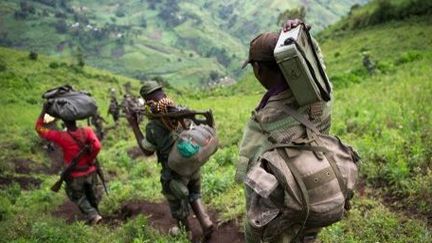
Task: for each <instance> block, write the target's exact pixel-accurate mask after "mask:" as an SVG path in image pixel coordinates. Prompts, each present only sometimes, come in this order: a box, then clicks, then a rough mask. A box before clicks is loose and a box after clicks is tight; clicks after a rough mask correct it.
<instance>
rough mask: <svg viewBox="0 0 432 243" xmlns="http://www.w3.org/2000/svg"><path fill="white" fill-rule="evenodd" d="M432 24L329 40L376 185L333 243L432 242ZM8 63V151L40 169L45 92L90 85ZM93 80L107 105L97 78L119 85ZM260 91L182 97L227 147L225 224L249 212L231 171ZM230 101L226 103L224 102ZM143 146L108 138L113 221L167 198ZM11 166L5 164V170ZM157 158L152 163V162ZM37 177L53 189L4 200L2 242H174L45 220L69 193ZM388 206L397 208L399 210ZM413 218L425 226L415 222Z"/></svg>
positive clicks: (213, 190)
mask: <svg viewBox="0 0 432 243" xmlns="http://www.w3.org/2000/svg"><path fill="white" fill-rule="evenodd" d="M430 26H431V25H430V20H429V19H427V18H423V19H411V20H408V21H407V22H406V23H401V22H394V23H388V24H383V25H379V26H375V27H371V28H366V29H364V30H362V31H358V32H352V33H346V34H345V35H342V36H338V37H336V38H333V39H327V40H326V41H325V42H323V45H322V48H323V50H324V54H325V55H326V60H327V64H328V73H329V74H330V75H331V76H333V77H334V79H336V80H335V86H336V89H335V99H334V100H335V103H334V120H333V128H332V129H333V132H334V133H336V134H338V135H339V136H341V137H342V138H343V139H344V140H346V141H347V142H349V143H351V144H354V145H355V147H357V148H358V150H359V152H360V153H361V155H362V157H363V164H362V166H361V175H362V177H363V178H364V179H365V184H366V188H363V187H361V188H360V189H361V190H360V191H359V192H358V194H357V196H356V198H355V200H354V205H353V209H352V211H350V213H349V217H348V218H347V219H346V220H343V221H342V222H340V223H337V224H335V225H333V226H331V227H329V228H326V229H325V230H324V231H323V232H322V233H321V234H320V237H321V239H322V240H323V241H324V242H427V241H429V240H430V238H431V230H430V228H428V227H427V225H426V224H427V219H426V218H425V215H430V203H429V202H430V200H431V195H432V192H431V191H430V190H431V189H430V188H432V187H431V185H430V182H431V181H432V179H431V178H432V174H431V171H430V166H431V164H430V163H431V162H430V157H431V151H430V148H431V140H430V138H431V135H432V134H431V133H432V131H431V130H430V127H431V125H432V124H431V122H430V121H431V117H430V116H431V114H432V113H431V108H430V106H429V104H430V103H431V102H432V97H431V95H430V93H431V91H432V83H431V82H430V80H429V77H428V72H429V69H430V66H431V64H432V55H431V53H432V50H431V45H430V39H428V38H427V36H430V33H431V32H432V29H431V27H430ZM420 30H421V31H423V33H424V34H419V33H420ZM405 32H407V33H417V34H415V35H407V36H406V38H405V39H404V42H392V41H391V39H392V38H393V36H395V35H396V36H397V34H400V33H405ZM366 37H367V38H368V40H369V42H368V43H367V48H368V50H369V52H370V53H371V54H372V55H371V56H372V59H373V60H375V61H378V63H380V64H379V65H378V67H379V69H380V70H379V72H378V73H377V74H375V75H372V76H369V75H367V74H366V73H365V72H364V70H363V68H362V66H361V57H360V56H358V54H357V53H358V52H359V50H360V49H362V47H363V45H366V44H365V41H364V38H366ZM380 43H393V45H392V47H391V48H388V45H383V44H380ZM418 45H423V46H422V52H416V51H415V50H414V53H415V54H416V55H413V54H410V53H411V51H412V49H415V48H417V46H418ZM342 50H344V51H342ZM345 50H346V51H345ZM336 52H339V54H335V53H336ZM0 53H2V59H3V62H5V63H10V64H9V65H10V66H11V67H9V65H7V69H6V71H4V72H1V73H0V75H1V76H0V80H1V83H2V87H3V84H7V85H6V87H11V88H10V89H7V92H6V91H5V92H4V93H2V95H1V96H0V97H2V98H1V100H0V101H1V105H2V106H3V107H5V108H6V110H5V111H6V114H13V115H10V116H7V117H8V118H9V117H10V118H12V119H13V120H11V121H8V119H6V118H2V119H3V120H1V122H2V124H7V125H8V126H7V127H6V126H5V127H4V128H2V130H1V131H2V132H1V135H2V138H1V139H0V141H2V143H3V142H8V141H9V140H8V139H10V138H11V137H12V135H14V134H20V136H19V137H17V136H15V137H17V138H15V137H14V139H13V140H12V142H13V143H16V144H19V146H18V149H15V150H12V148H13V147H6V148H3V150H4V151H7V153H8V154H9V156H8V159H9V158H10V157H12V156H19V157H30V158H33V156H35V155H30V152H31V151H30V150H29V149H28V148H34V149H33V150H34V151H35V152H36V153H35V154H36V155H37V156H36V157H35V160H37V161H39V160H40V159H42V158H45V157H44V155H43V154H42V153H41V152H40V150H39V149H38V146H37V138H36V135H35V134H34V132H33V131H32V126H33V119H34V117H35V116H36V115H37V113H38V110H39V105H37V104H36V103H38V102H39V95H40V93H41V91H42V90H43V89H44V88H46V87H48V86H49V85H51V83H48V82H49V81H54V80H60V81H64V80H68V79H71V80H74V79H75V80H81V79H83V80H84V79H85V76H84V75H83V74H79V73H75V74H74V73H73V72H71V69H70V68H61V69H58V70H52V69H50V68H48V67H47V66H48V64H49V63H50V62H51V61H50V60H46V61H42V62H37V63H32V62H30V61H28V60H26V54H22V53H19V52H16V51H10V50H6V49H1V52H0ZM3 53H5V54H3ZM377 54H380V55H377ZM42 60H45V57H43V58H42ZM339 66H342V67H343V68H339ZM29 67H32V68H31V69H29ZM352 70H355V71H352ZM87 72H89V73H92V75H97V74H99V75H101V78H87V79H86V80H87V82H86V83H89V84H93V88H92V87H91V86H86V85H85V83H84V82H80V83H79V84H77V85H80V87H83V88H89V89H91V90H92V91H94V92H95V94H96V97H97V98H98V100H99V101H103V102H104V103H105V104H106V99H104V97H103V96H104V94H105V90H106V89H105V87H104V89H103V90H98V89H97V88H96V87H99V86H100V83H99V80H105V79H109V78H108V77H109V76H104V75H106V73H104V74H100V73H99V72H96V71H93V70H87V69H86V70H85V73H87ZM347 73H348V74H347ZM51 75H54V76H51ZM80 75H81V76H80ZM26 77H27V79H32V80H37V81H39V83H41V84H42V86H40V87H39V84H37V85H36V84H34V83H32V82H28V81H26ZM103 77H104V78H103ZM337 77H339V78H337ZM117 79H118V80H119V83H122V82H125V81H126V80H125V79H123V78H120V77H117ZM353 83H354V84H353ZM256 84H257V83H256V81H254V80H253V78H252V77H251V76H248V77H246V79H245V80H243V81H242V82H241V83H240V84H239V85H238V86H236V87H233V88H230V90H226V89H221V90H217V91H215V93H214V94H219V95H217V96H211V95H206V96H204V97H202V98H199V96H198V95H196V94H190V95H188V96H178V95H177V96H176V95H174V94H173V96H174V97H175V99H176V100H177V102H178V103H182V104H187V105H189V106H190V107H192V108H202V109H205V108H208V107H211V108H212V109H213V110H214V112H215V118H216V121H217V126H218V131H219V134H220V136H221V142H222V144H223V146H224V147H223V148H221V149H220V150H219V151H218V152H217V154H215V156H213V158H212V159H211V160H210V161H209V162H208V163H207V164H206V165H205V166H204V169H203V170H204V176H203V191H204V199H205V200H206V202H207V203H209V204H210V205H211V206H212V207H213V208H216V209H218V210H219V211H220V212H221V213H222V214H223V218H224V219H226V220H228V219H233V218H238V217H241V216H242V215H243V214H244V209H243V204H244V202H243V196H242V190H241V187H240V186H239V185H235V184H234V182H233V174H234V165H233V164H234V163H235V161H236V157H237V155H236V154H237V147H236V144H237V143H238V141H239V139H240V137H241V130H242V127H243V125H244V123H245V121H246V120H247V119H248V117H249V114H250V113H249V112H250V110H252V109H253V107H254V105H255V104H256V103H257V102H258V101H259V98H260V97H259V95H258V94H257V92H259V91H260V88H259V87H258V85H256ZM32 85H33V86H32ZM12 87H14V88H13V89H12ZM106 88H108V85H107V87H106ZM2 90H3V89H2ZM248 90H253V92H250V91H248ZM224 93H225V94H228V95H221V94H224ZM232 94H238V95H237V96H234V95H232ZM6 97H11V98H6ZM23 97H25V98H23ZM8 99H10V100H11V101H9V100H8ZM21 99H23V100H22V101H18V100H21ZM27 100H29V101H27ZM16 102H18V103H17V104H16V105H14V103H16ZM29 102H30V103H29ZM123 125H124V124H123ZM22 131H26V132H22ZM134 143H135V142H134V140H133V138H132V137H131V134H130V131H128V130H127V128H125V127H124V126H122V127H121V128H120V130H118V131H115V132H113V133H111V134H109V135H108V138H107V140H105V142H104V150H103V151H102V153H101V156H100V159H101V161H102V163H103V164H104V165H105V167H106V169H107V170H109V171H113V172H115V173H116V176H115V177H111V178H110V180H111V181H110V190H111V191H112V192H113V193H112V194H111V196H110V198H105V200H104V201H103V203H102V210H103V212H105V213H109V212H112V211H114V210H115V209H116V208H118V207H119V205H120V204H121V202H123V201H124V200H129V199H143V198H145V199H151V200H160V199H161V195H160V193H159V191H160V188H159V182H158V167H157V165H156V164H155V163H143V162H144V161H147V159H142V158H139V159H135V160H131V159H129V158H128V156H127V154H126V150H127V149H129V148H130V147H132V146H134ZM16 151H21V152H20V153H21V154H19V155H15V152H16ZM5 158H6V157H5ZM5 158H2V161H1V162H2V163H1V164H2V165H3V164H4V162H5V160H4V159H5ZM150 160H151V161H152V162H154V158H151V159H150ZM7 161H9V160H7ZM39 162H40V161H39ZM5 171H6V172H5ZM5 171H4V172H3V173H11V169H10V168H9V169H8V168H6V169H5ZM143 175H145V176H143ZM37 176H38V177H39V178H41V179H43V180H44V183H43V184H42V187H41V189H37V190H33V191H21V192H20V190H19V187H18V188H17V187H16V186H15V187H9V188H7V189H3V190H1V191H0V193H1V194H2V195H4V197H3V196H2V197H1V198H2V199H1V201H0V202H1V203H2V205H3V207H2V209H3V210H2V211H1V213H2V217H3V218H4V220H3V221H0V226H1V227H0V229H1V230H0V234H1V235H4V239H5V240H8V239H23V240H33V241H36V240H38V241H48V242H58V241H61V240H66V239H76V240H77V241H91V240H95V239H98V240H100V241H102V242H110V241H113V240H114V241H116V240H119V241H132V240H133V239H136V240H137V241H143V240H144V239H150V240H151V241H157V240H159V241H164V240H165V241H167V240H170V241H173V239H166V238H163V237H166V236H159V235H157V234H155V233H152V232H151V231H150V229H149V227H148V224H147V223H146V222H145V219H142V218H140V219H136V220H133V221H130V222H129V223H128V224H127V225H123V226H122V227H118V228H116V229H114V230H112V229H109V228H107V227H106V226H98V227H96V228H95V230H94V231H92V230H90V229H89V228H88V227H85V226H83V225H82V224H80V223H74V224H72V225H67V224H65V223H64V222H61V220H59V219H55V218H52V217H50V216H43V215H42V214H43V213H46V212H49V211H50V210H51V209H52V208H55V206H56V205H58V204H60V203H61V202H62V200H64V195H61V193H60V194H55V195H53V194H52V193H50V192H49V191H48V187H49V185H50V184H51V183H52V182H53V181H54V179H55V176H46V175H37ZM385 199H387V202H386V200H385ZM388 199H392V200H390V202H391V204H389V203H388ZM14 201H16V202H15V203H14ZM390 205H391V207H389V206H390ZM406 209H408V210H406ZM414 209H415V211H414V212H415V213H416V215H415V216H413V215H412V214H410V213H407V212H413V210H414ZM18 215H19V216H18ZM429 227H430V224H429ZM12 229H13V230H12ZM60 232H61V233H60ZM77 232H79V234H77ZM57 233H58V234H57Z"/></svg>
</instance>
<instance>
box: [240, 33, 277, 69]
mask: <svg viewBox="0 0 432 243" xmlns="http://www.w3.org/2000/svg"><path fill="white" fill-rule="evenodd" d="M278 38H279V33H274V32H266V33H262V34H260V35H258V36H257V37H255V38H254V39H253V40H252V41H251V42H250V47H249V57H248V59H247V60H245V62H244V63H243V65H242V69H243V68H245V67H246V66H247V65H248V64H249V63H251V62H252V61H264V62H265V61H274V60H275V59H274V55H273V51H274V48H275V47H276V43H277V41H278Z"/></svg>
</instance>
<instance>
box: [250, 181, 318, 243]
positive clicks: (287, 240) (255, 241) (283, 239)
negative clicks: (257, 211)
mask: <svg viewBox="0 0 432 243" xmlns="http://www.w3.org/2000/svg"><path fill="white" fill-rule="evenodd" d="M244 192H245V197H246V210H248V209H249V202H250V194H251V193H252V189H250V188H249V187H247V186H245V187H244ZM281 200H283V199H282V198H281ZM300 228H301V226H300V225H293V227H291V228H289V229H288V230H286V231H284V232H283V233H282V234H279V235H273V236H272V238H273V239H274V240H272V241H263V240H261V238H262V235H263V230H262V229H256V228H254V227H253V226H252V225H251V224H249V222H248V220H246V223H245V227H244V234H245V242H246V243H270V242H271V243H292V242H296V243H306V242H307V243H309V242H310V243H311V242H314V241H315V239H316V238H317V235H318V233H319V231H320V230H321V228H307V227H306V228H304V229H303V233H302V234H300V235H299V237H298V238H297V239H296V240H295V241H293V240H294V238H295V237H296V236H297V232H298V231H299V229H300Z"/></svg>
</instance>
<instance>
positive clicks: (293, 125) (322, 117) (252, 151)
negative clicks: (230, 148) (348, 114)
mask: <svg viewBox="0 0 432 243" xmlns="http://www.w3.org/2000/svg"><path fill="white" fill-rule="evenodd" d="M286 104H290V106H292V107H293V108H296V109H297V110H298V111H299V112H301V113H303V114H309V117H310V118H311V120H312V122H313V123H314V124H315V125H316V126H317V127H318V128H319V129H320V131H321V132H323V133H328V132H329V130H330V124H331V115H330V111H331V104H330V103H324V102H322V103H320V102H318V103H315V104H313V105H308V106H304V107H298V106H297V107H296V105H295V99H294V96H293V95H292V93H291V91H290V90H286V91H283V92H282V93H280V94H278V95H275V96H272V97H271V98H270V99H269V101H268V103H267V105H266V106H265V107H264V108H262V109H260V110H259V111H256V112H254V113H253V115H252V117H251V119H250V120H249V122H248V124H247V125H246V127H245V129H244V134H243V138H242V142H241V143H240V152H239V153H240V159H239V162H238V164H237V173H236V178H237V180H238V181H242V179H243V178H244V176H245V175H246V173H247V172H248V170H249V169H250V168H252V167H253V166H254V165H255V164H254V162H256V161H257V158H258V157H259V156H260V155H261V154H262V153H263V152H264V150H265V149H266V148H267V147H268V146H269V145H271V143H270V142H269V141H268V138H269V136H273V137H274V138H276V139H277V137H278V136H290V137H292V138H293V139H294V138H296V137H300V136H302V135H303V133H304V128H303V126H302V125H300V123H298V122H297V121H296V120H295V119H294V118H292V117H289V116H287V115H286V114H285V113H284V112H282V108H281V107H283V106H285V105H286ZM264 130H265V131H266V132H264ZM267 132H270V134H268V133H267ZM277 190H279V192H277ZM250 193H251V191H250V189H249V188H248V187H245V196H246V210H248V209H249V203H250ZM283 193H284V192H283V189H282V188H280V187H279V188H277V189H276V192H274V194H275V195H280V198H276V199H275V200H276V201H279V202H283ZM245 227H246V228H245V238H246V242H262V241H261V238H262V237H263V235H262V234H263V232H261V231H259V230H256V229H253V228H252V226H251V225H250V224H246V226H245ZM318 231H319V229H306V230H305V233H307V232H312V233H317V232H318ZM296 233H297V232H296V229H291V230H289V231H287V232H284V234H282V235H279V236H278V237H279V239H278V240H275V241H272V242H290V240H291V239H292V238H293V237H294V236H295V235H296ZM264 242H265V241H264Z"/></svg>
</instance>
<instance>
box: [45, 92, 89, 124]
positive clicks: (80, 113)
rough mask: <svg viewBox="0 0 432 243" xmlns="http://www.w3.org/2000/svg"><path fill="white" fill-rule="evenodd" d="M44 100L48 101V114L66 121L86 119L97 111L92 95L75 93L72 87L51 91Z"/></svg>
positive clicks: (46, 93)
mask: <svg viewBox="0 0 432 243" xmlns="http://www.w3.org/2000/svg"><path fill="white" fill-rule="evenodd" d="M42 98H44V99H47V103H48V108H47V113H48V114H49V115H51V116H53V117H56V118H60V119H62V120H65V121H73V120H81V119H86V118H89V117H91V116H93V115H94V114H96V111H97V105H96V101H95V100H94V99H93V98H92V97H91V95H90V93H88V92H84V91H75V90H74V89H73V88H72V87H71V86H70V85H64V86H60V87H57V88H54V89H50V90H48V91H46V92H45V93H44V94H43V95H42Z"/></svg>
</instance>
